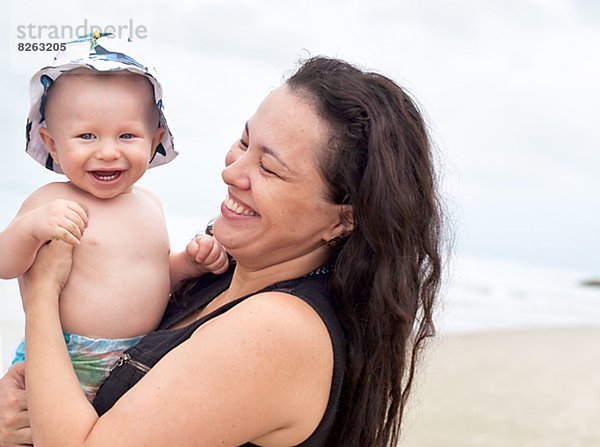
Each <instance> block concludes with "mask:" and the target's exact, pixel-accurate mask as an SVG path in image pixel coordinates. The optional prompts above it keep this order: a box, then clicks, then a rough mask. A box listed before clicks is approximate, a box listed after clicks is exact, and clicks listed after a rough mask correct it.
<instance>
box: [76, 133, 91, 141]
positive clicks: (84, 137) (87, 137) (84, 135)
mask: <svg viewBox="0 0 600 447" xmlns="http://www.w3.org/2000/svg"><path fill="white" fill-rule="evenodd" d="M79 138H81V139H82V140H91V139H93V138H94V134H91V133H82V134H81V135H79Z"/></svg>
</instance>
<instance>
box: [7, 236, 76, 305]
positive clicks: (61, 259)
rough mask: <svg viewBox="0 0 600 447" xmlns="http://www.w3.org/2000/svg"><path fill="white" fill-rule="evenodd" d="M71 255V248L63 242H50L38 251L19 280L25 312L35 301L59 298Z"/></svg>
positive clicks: (68, 273) (66, 278) (65, 280)
mask: <svg viewBox="0 0 600 447" xmlns="http://www.w3.org/2000/svg"><path fill="white" fill-rule="evenodd" d="M72 255H73V247H72V246H71V245H69V244H67V243H66V242H63V241H51V242H49V243H47V244H45V245H44V246H42V248H40V249H39V251H38V253H37V256H36V258H35V262H34V263H33V265H32V266H31V268H30V269H29V271H27V273H25V275H23V277H22V279H21V280H19V288H20V290H21V298H22V299H23V308H24V309H25V312H27V310H28V308H29V307H31V306H32V305H33V304H34V303H35V301H36V299H37V300H39V299H47V298H46V297H47V296H49V295H51V296H54V295H55V296H56V298H57V299H58V297H60V294H61V292H62V290H63V289H64V287H65V285H66V284H67V281H68V280H69V275H70V274H71V264H72V260H73V256H72ZM40 292H42V293H40Z"/></svg>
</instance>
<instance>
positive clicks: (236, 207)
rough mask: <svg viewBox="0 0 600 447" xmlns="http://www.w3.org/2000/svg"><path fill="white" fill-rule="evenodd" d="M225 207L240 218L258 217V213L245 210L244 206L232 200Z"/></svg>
mask: <svg viewBox="0 0 600 447" xmlns="http://www.w3.org/2000/svg"><path fill="white" fill-rule="evenodd" d="M225 207H226V208H227V209H228V210H229V211H233V212H234V213H235V214H239V215H240V216H258V214H257V213H255V212H254V211H252V210H249V209H247V208H245V207H244V206H242V205H240V204H239V203H237V202H236V201H235V200H233V199H231V198H230V199H228V200H227V201H226V202H225Z"/></svg>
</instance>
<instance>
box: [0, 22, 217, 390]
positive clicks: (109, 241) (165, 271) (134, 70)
mask: <svg viewBox="0 0 600 447" xmlns="http://www.w3.org/2000/svg"><path fill="white" fill-rule="evenodd" d="M130 45H132V44H131V43H125V42H120V41H118V40H116V39H114V38H110V39H109V36H108V35H99V34H98V33H96V34H95V35H94V36H91V38H90V36H88V37H87V38H84V39H79V40H77V41H73V42H70V43H69V44H67V49H66V50H65V51H64V52H62V53H61V54H60V55H59V57H57V58H55V64H54V65H53V66H51V67H45V68H43V69H41V70H40V71H39V72H37V73H36V74H35V75H34V76H33V78H32V81H31V97H32V106H31V110H30V113H29V117H28V121H27V147H26V150H27V152H28V153H29V154H30V155H31V156H32V157H33V158H35V159H36V160H37V161H38V162H40V163H41V164H42V165H44V166H45V167H46V168H48V169H51V170H53V171H55V172H57V173H62V174H65V175H66V176H67V178H68V181H66V182H55V183H50V184H47V185H45V186H42V187H41V188H39V189H38V190H37V191H35V192H34V193H33V194H31V196H29V197H28V198H27V199H26V200H25V202H24V203H23V204H22V206H21V208H20V209H19V211H18V213H17V215H16V217H15V219H14V220H13V221H12V222H11V223H10V224H9V226H8V227H7V228H6V229H5V230H4V231H3V232H2V233H0V253H2V256H1V257H0V277H2V278H4V279H8V278H16V277H20V276H21V275H23V273H25V272H26V271H27V270H28V269H29V267H30V266H31V265H32V263H33V262H34V260H35V257H36V254H37V251H38V250H39V248H40V247H41V246H42V245H43V244H45V243H46V242H47V241H49V240H53V239H55V240H56V239H60V240H63V241H65V242H67V243H69V244H71V245H73V246H74V247H75V248H74V250H73V267H72V271H71V275H70V278H69V282H68V283H67V285H66V286H65V288H64V290H63V292H62V294H61V297H60V316H61V322H62V326H63V330H64V333H65V341H66V343H67V348H68V350H69V354H70V355H71V359H72V362H73V365H74V367H75V370H76V372H77V375H78V377H79V379H80V382H81V384H82V387H83V389H84V391H85V392H86V394H87V396H88V398H89V399H90V400H91V399H93V396H94V395H95V392H96V390H97V389H98V387H99V385H100V384H101V383H102V381H103V380H104V379H105V377H106V376H107V374H108V372H109V370H110V368H111V366H112V365H113V364H114V363H115V361H116V360H117V358H118V357H119V355H120V354H121V353H122V352H123V351H124V350H126V349H128V348H129V347H131V346H133V345H134V344H135V343H137V341H138V340H139V339H140V338H141V336H142V335H143V334H145V333H147V332H149V331H151V330H153V329H154V328H156V326H157V325H158V323H159V322H160V320H161V317H162V315H163V312H164V309H165V306H166V304H167V301H168V297H169V291H170V290H171V289H172V288H173V287H174V286H175V285H176V284H177V283H179V282H181V281H182V280H184V279H187V278H191V277H194V276H199V275H201V274H203V273H206V272H213V273H220V272H223V271H224V270H226V268H227V256H226V253H225V252H224V250H223V249H222V248H221V247H220V245H219V244H217V243H216V242H215V241H214V239H212V238H211V237H209V236H203V237H196V238H194V240H192V242H190V243H189V244H188V246H187V247H186V250H185V251H183V252H180V253H174V254H170V252H169V239H168V234H167V229H166V224H165V220H164V216H163V212H162V208H161V205H160V203H159V200H158V199H157V197H156V196H155V195H154V194H152V193H151V192H149V191H147V190H145V189H142V188H139V187H136V186H134V185H135V183H136V181H137V180H138V179H139V178H140V177H141V176H142V175H143V174H144V172H145V171H146V169H147V168H148V167H154V166H159V165H161V164H164V163H167V162H169V161H170V160H172V159H173V158H174V157H175V156H176V155H177V152H175V150H174V148H173V138H172V136H171V133H170V132H169V128H168V126H167V122H166V120H165V118H164V115H163V113H162V88H161V86H160V84H159V82H158V80H157V78H156V76H155V75H154V74H153V73H151V68H150V67H149V66H147V65H144V64H142V63H141V61H140V59H139V57H134V56H132V53H131V52H130V50H131V48H129V46H130ZM20 280H22V279H20ZM24 350H25V345H24V343H21V345H20V346H19V348H18V349H17V355H16V358H15V361H20V360H24V353H25V351H24Z"/></svg>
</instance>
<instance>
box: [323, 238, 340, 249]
mask: <svg viewBox="0 0 600 447" xmlns="http://www.w3.org/2000/svg"><path fill="white" fill-rule="evenodd" d="M339 242H340V237H339V236H332V237H331V239H329V240H328V241H325V245H327V246H328V247H335V246H336V245H337V244H338V243H339Z"/></svg>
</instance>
